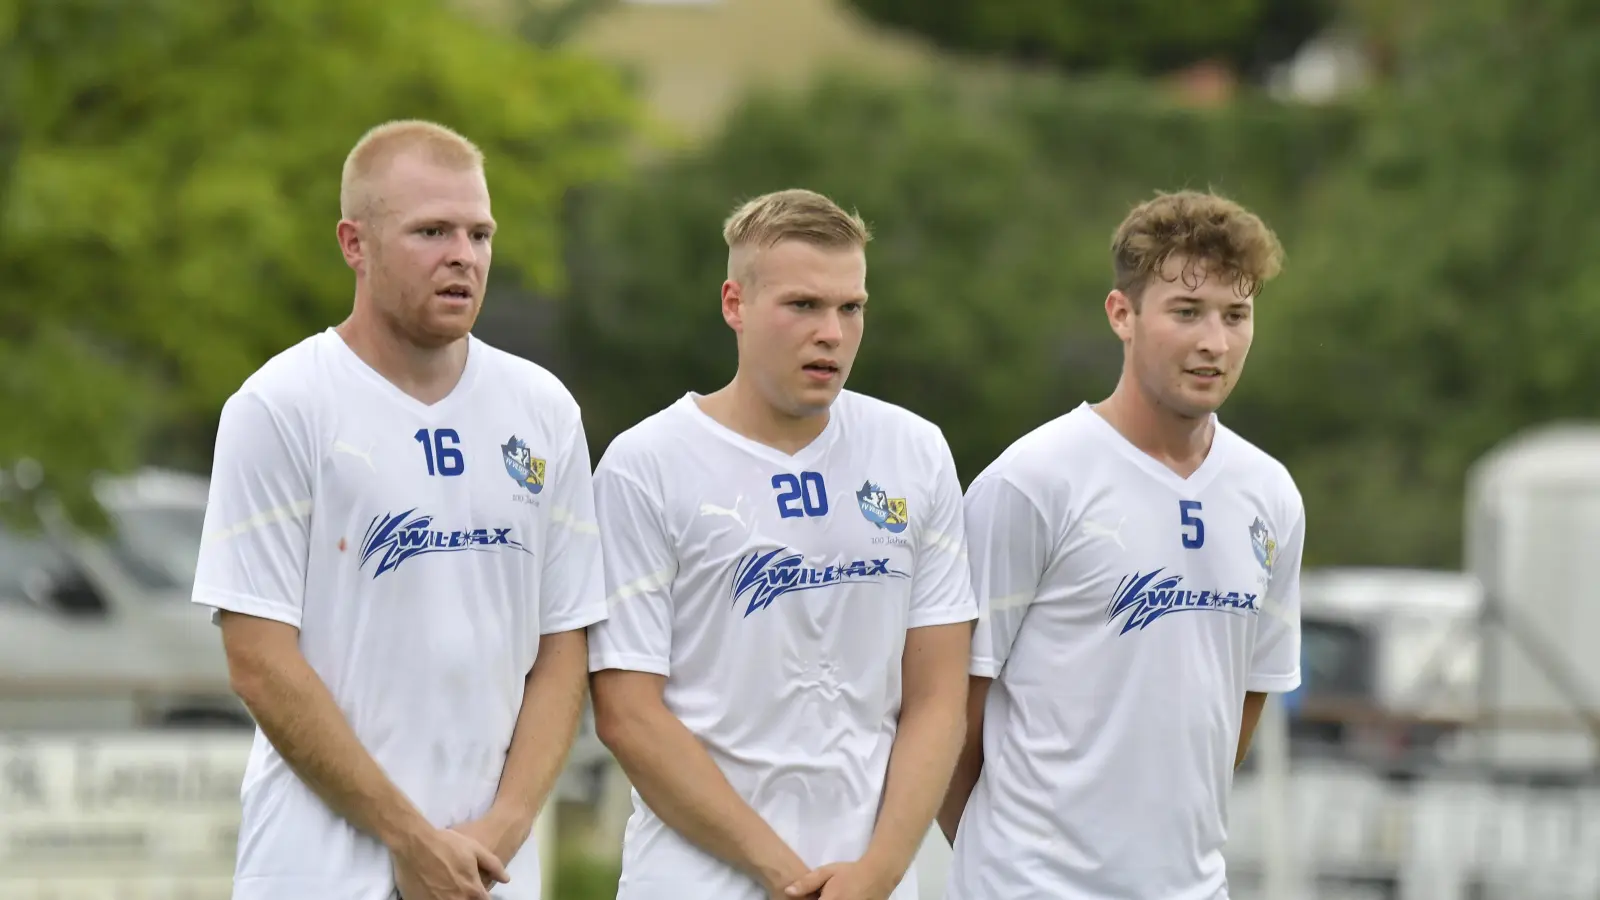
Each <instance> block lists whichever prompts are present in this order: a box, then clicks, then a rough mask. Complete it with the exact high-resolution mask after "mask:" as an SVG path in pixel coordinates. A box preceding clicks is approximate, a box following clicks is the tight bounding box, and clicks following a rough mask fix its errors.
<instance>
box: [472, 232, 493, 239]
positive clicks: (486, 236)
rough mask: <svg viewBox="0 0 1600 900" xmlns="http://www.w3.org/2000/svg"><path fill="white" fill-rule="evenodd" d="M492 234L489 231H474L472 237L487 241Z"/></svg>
mask: <svg viewBox="0 0 1600 900" xmlns="http://www.w3.org/2000/svg"><path fill="white" fill-rule="evenodd" d="M492 236H493V235H491V234H489V232H487V231H474V232H473V233H472V239H473V240H475V241H487V240H488V239H489V238H490V237H492Z"/></svg>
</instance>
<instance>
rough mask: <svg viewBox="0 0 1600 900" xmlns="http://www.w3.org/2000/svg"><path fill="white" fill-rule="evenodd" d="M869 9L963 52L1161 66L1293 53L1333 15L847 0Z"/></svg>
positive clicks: (1195, 2) (1105, 2) (1270, 4)
mask: <svg viewBox="0 0 1600 900" xmlns="http://www.w3.org/2000/svg"><path fill="white" fill-rule="evenodd" d="M850 3H851V5H853V6H855V7H856V8H857V9H859V10H860V11H861V12H863V13H865V14H866V15H867V16H868V17H870V18H872V19H874V20H876V21H878V22H880V23H882V24H885V25H890V26H894V27H898V28H905V29H908V30H910V31H913V32H917V33H919V34H921V35H923V36H924V37H927V38H929V39H931V40H933V41H934V42H935V43H937V44H938V45H940V46H942V47H945V48H948V49H952V50H956V51H961V52H971V53H987V54H1000V55H1004V56H1008V57H1011V58H1014V59H1021V60H1028V61H1038V62H1045V63H1049V64H1052V65H1054V66H1057V67H1060V68H1063V69H1067V70H1098V69H1106V68H1114V69H1122V70H1127V71H1138V72H1161V71H1166V70H1169V69H1172V68H1175V67H1178V66H1182V65H1185V64H1188V63H1192V62H1196V61H1198V60H1202V59H1224V60H1227V61H1230V62H1232V63H1234V64H1236V65H1239V66H1241V67H1244V68H1247V69H1255V68H1258V67H1260V66H1261V65H1263V64H1265V63H1268V62H1276V61H1279V60H1281V59H1284V58H1287V57H1288V56H1289V55H1290V54H1292V53H1293V52H1294V50H1295V49H1296V48H1297V47H1299V46H1300V44H1301V43H1302V42H1303V41H1304V40H1305V39H1306V38H1308V37H1310V36H1311V35H1312V34H1315V33H1316V31H1317V30H1318V29H1319V28H1321V27H1322V26H1324V25H1326V24H1327V23H1328V22H1329V20H1330V19H1331V18H1332V12H1333V6H1334V4H1333V3H1331V2H1329V0H1188V2H1181V0H1180V2H1174V0H982V2H973V0H850Z"/></svg>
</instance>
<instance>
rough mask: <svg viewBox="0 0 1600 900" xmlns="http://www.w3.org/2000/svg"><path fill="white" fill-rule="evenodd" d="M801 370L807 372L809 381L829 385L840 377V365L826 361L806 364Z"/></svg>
mask: <svg viewBox="0 0 1600 900" xmlns="http://www.w3.org/2000/svg"><path fill="white" fill-rule="evenodd" d="M801 368H802V369H804V370H805V373H806V377H807V378H808V379H810V380H811V381H814V382H818V383H827V382H829V381H832V380H833V379H834V378H836V377H838V375H839V366H838V364H837V363H834V362H831V361H829V360H826V359H819V360H817V361H816V362H810V363H806V364H805V365H804V366H802V367H801Z"/></svg>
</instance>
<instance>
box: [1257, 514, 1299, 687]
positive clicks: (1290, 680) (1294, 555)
mask: <svg viewBox="0 0 1600 900" xmlns="http://www.w3.org/2000/svg"><path fill="white" fill-rule="evenodd" d="M1305 535H1306V513H1305V508H1304V506H1302V505H1301V504H1300V503H1299V501H1298V498H1296V503H1295V519H1294V524H1293V525H1291V526H1290V528H1289V532H1288V533H1287V534H1286V535H1284V541H1283V545H1282V546H1281V547H1279V552H1278V558H1277V559H1275V560H1273V563H1272V579H1271V581H1269V582H1268V583H1267V591H1266V596H1265V598H1264V601H1263V602H1262V605H1261V613H1260V616H1259V618H1258V620H1257V623H1256V639H1255V645H1254V647H1253V648H1252V650H1251V655H1250V677H1249V680H1248V681H1247V682H1246V686H1245V690H1247V691H1258V692H1263V693H1277V692H1284V691H1292V690H1294V689H1295V688H1297V687H1299V686H1300V556H1301V552H1302V550H1303V549H1304V548H1305Z"/></svg>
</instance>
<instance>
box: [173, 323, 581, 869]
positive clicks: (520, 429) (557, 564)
mask: <svg viewBox="0 0 1600 900" xmlns="http://www.w3.org/2000/svg"><path fill="white" fill-rule="evenodd" d="M593 510H594V506H593V496H592V494H591V491H590V478H589V452H588V448H587V444H586V441H585V438H584V432H583V428H582V424H581V421H580V418H579V411H578V406H577V404H576V403H575V402H574V401H573V399H572V397H571V395H570V394H568V393H567V391H566V389H565V388H563V387H562V386H561V384H560V383H559V382H558V381H557V380H556V379H555V377H554V376H552V375H550V374H549V373H548V372H546V371H545V370H544V369H542V368H540V367H538V366H536V365H534V364H533V363H531V362H528V361H526V360H522V359H518V358H516V357H513V356H511V355H509V354H507V353H504V352H502V351H499V350H496V349H494V348H493V347H490V346H488V345H486V344H484V343H482V342H481V341H479V340H477V339H476V338H472V339H471V341H470V344H469V347H468V353H467V363H466V369H465V371H464V372H463V374H462V376H461V380H460V382H459V383H458V384H457V386H456V388H455V389H454V391H452V392H451V394H450V395H449V396H448V397H446V398H445V399H443V400H441V401H439V402H438V403H435V404H433V405H431V406H429V405H426V404H423V403H421V402H420V401H417V400H415V399H413V398H412V397H410V396H409V395H407V394H405V393H404V392H402V391H401V390H400V389H399V388H397V387H395V386H394V385H393V384H391V383H390V382H389V381H387V380H386V379H384V378H383V377H382V376H381V375H379V374H378V373H377V372H376V371H374V370H373V369H371V368H369V367H368V366H367V365H366V364H365V363H363V362H362V361H361V359H360V358H359V357H357V356H356V355H355V353H353V352H352V351H351V350H350V348H349V347H348V346H346V344H345V343H344V340H343V339H342V338H340V337H339V335H338V334H337V333H335V332H334V331H332V330H331V329H330V330H328V331H325V332H323V333H321V334H318V335H315V336H313V337H310V338H308V339H306V340H304V341H302V342H301V343H299V344H297V345H296V346H294V347H291V348H290V349H288V350H286V351H284V352H283V353H281V354H279V355H278V356H277V357H276V358H274V359H272V360H271V361H269V362H268V363H267V364H266V365H265V366H263V367H262V368H261V369H260V370H259V371H257V372H256V373H255V374H254V375H252V376H251V377H250V378H249V379H248V380H246V381H245V383H244V385H243V386H242V387H241V388H240V389H239V391H238V392H237V393H235V394H234V395H233V396H232V397H231V398H230V399H229V400H228V402H227V404H226V405H225V406H224V408H223V412H222V421H221V427H220V429H219V431H218V434H217V446H216V455H215V461H214V463H213V469H212V476H211V494H210V501H209V504H208V506H207V508H206V528H205V532H206V536H205V539H204V541H203V542H202V545H201V551H200V560H199V569H198V572H197V574H196V578H195V589H194V602H196V603H199V604H202V605H205V606H210V607H213V608H215V609H217V610H232V611H235V612H239V613H245V614H248V615H252V616H259V617H263V618H267V619H274V620H277V621H280V622H285V623H287V624H289V625H294V626H297V627H298V628H299V629H300V649H301V651H302V652H303V653H304V655H305V658H306V660H307V661H308V662H309V663H310V665H311V667H312V668H313V669H314V670H315V671H316V672H317V674H318V675H319V676H320V677H321V679H322V680H323V682H325V683H326V684H327V686H328V689H329V690H330V691H331V692H332V694H333V697H334V699H335V701H336V702H337V703H338V705H339V708H340V710H341V711H342V712H343V713H344V715H345V717H346V718H347V719H348V720H349V722H350V724H351V726H352V727H353V728H354V729H355V733H356V736H357V737H358V738H359V739H360V741H361V743H362V745H363V746H364V747H365V748H366V749H367V751H368V752H369V753H371V754H372V756H373V757H374V758H375V759H376V760H377V762H378V764H379V765H380V766H382V768H383V770H384V771H385V772H386V773H387V774H388V776H389V778H391V779H392V780H393V781H394V782H395V784H396V785H397V786H398V787H399V788H400V789H401V790H402V791H404V792H405V794H406V795H407V796H408V797H409V798H410V799H411V801H412V802H413V803H415V804H416V805H417V807H418V808H419V809H420V810H421V811H422V813H423V814H424V815H425V816H426V817H427V819H428V820H429V821H430V822H432V823H433V824H434V825H436V826H439V827H448V826H451V825H455V824H458V823H461V822H463V821H467V820H470V819H473V818H476V817H478V816H480V815H482V814H483V813H484V812H485V811H486V810H487V809H488V807H489V805H490V803H491V802H492V801H493V799H494V796H495V791H496V788H497V782H498V780H499V777H500V773H501V770H502V767H503V764H504V762H505V758H506V749H507V746H508V744H509V743H510V741H511V734H512V730H513V728H514V726H515V724H516V720H517V715H518V712H519V710H520V708H521V705H522V695H523V681H524V679H525V678H526V677H527V675H528V672H529V670H530V669H531V668H532V666H533V661H534V657H535V656H536V655H537V653H538V649H539V638H540V636H541V635H544V634H549V633H552V632H559V631H567V630H572V629H578V628H584V627H586V626H588V625H590V624H592V623H593V622H595V621H597V620H599V619H601V618H603V617H604V616H605V595H604V582H603V577H604V576H603V572H602V566H601V557H600V549H599V540H598V537H597V530H596V528H595V526H594V521H593V514H594V512H593ZM241 798H242V801H243V819H242V822H241V825H240V830H239V853H238V865H237V872H236V876H235V882H234V893H233V897H234V900H279V898H283V897H338V898H341V900H391V898H392V897H393V895H394V877H393V871H392V864H391V860H390V858H389V855H388V852H387V850H386V848H385V847H384V846H383V845H382V844H381V843H379V842H378V841H377V840H376V839H374V838H372V837H370V836H368V835H366V834H364V833H360V832H357V831H356V830H355V829H354V828H353V827H352V826H351V825H349V824H348V823H347V822H346V821H345V820H344V819H342V818H341V817H339V816H338V815H336V814H335V813H334V812H333V811H332V810H330V809H329V808H328V807H327V806H326V805H324V804H323V802H322V801H321V800H320V799H318V798H317V796H316V795H315V794H313V793H312V792H311V790H310V789H309V788H308V787H306V786H305V785H304V784H303V783H302V782H301V781H300V780H299V779H298V778H297V777H296V776H295V774H294V772H292V771H291V770H290V769H289V767H288V766H287V765H286V764H285V762H284V760H283V758H282V757H281V756H280V755H279V754H278V752H277V751H276V750H275V749H274V748H273V747H272V745H271V744H270V743H269V742H268V741H267V740H266V738H265V737H264V736H263V735H262V734H261V732H260V731H259V730H258V731H257V732H256V738H255V744H254V746H253V747H252V749H251V752H250V759H249V762H248V764H247V767H246V769H245V775H244V784H243V786H242V790H241ZM508 868H509V870H510V873H511V875H512V881H511V883H510V884H507V885H504V886H501V887H499V888H496V893H495V896H496V897H505V898H508V900H510V898H514V900H536V898H538V897H539V883H540V875H539V868H540V863H539V859H538V853H537V848H536V847H535V845H534V844H533V842H531V841H530V842H529V843H528V844H527V845H525V846H524V847H523V848H522V850H521V851H520V852H519V853H518V854H517V855H516V857H515V858H514V859H513V861H512V862H511V864H510V866H509V867H508Z"/></svg>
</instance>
